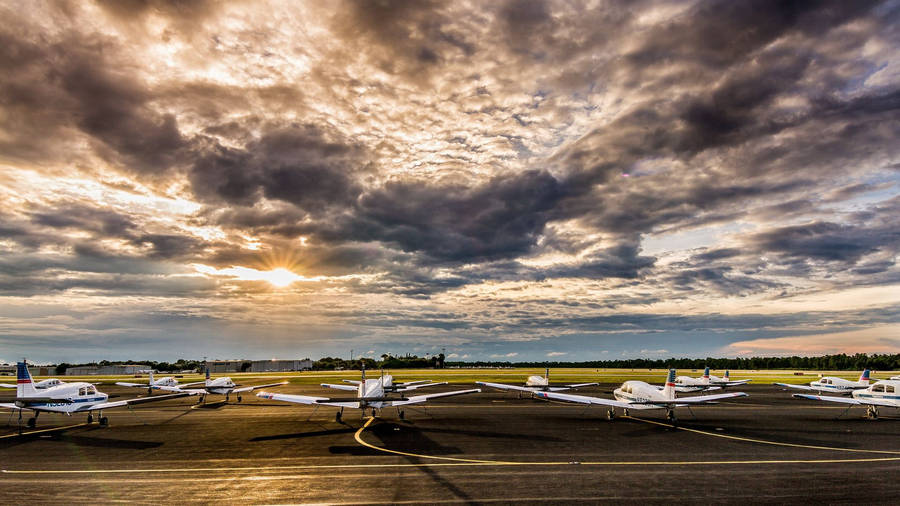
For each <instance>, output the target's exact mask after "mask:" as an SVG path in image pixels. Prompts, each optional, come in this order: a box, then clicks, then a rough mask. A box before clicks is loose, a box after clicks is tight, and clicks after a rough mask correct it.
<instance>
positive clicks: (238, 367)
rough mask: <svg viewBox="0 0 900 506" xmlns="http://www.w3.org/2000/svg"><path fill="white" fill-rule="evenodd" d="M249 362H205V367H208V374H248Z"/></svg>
mask: <svg viewBox="0 0 900 506" xmlns="http://www.w3.org/2000/svg"><path fill="white" fill-rule="evenodd" d="M250 364H251V361H250V360H207V361H206V367H209V372H210V374H219V373H226V372H249V371H250Z"/></svg>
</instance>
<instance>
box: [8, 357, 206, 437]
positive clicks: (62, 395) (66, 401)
mask: <svg viewBox="0 0 900 506" xmlns="http://www.w3.org/2000/svg"><path fill="white" fill-rule="evenodd" d="M189 395H197V394H196V393H192V392H179V393H176V394H172V395H157V396H154V397H139V398H136V399H127V400H123V401H114V402H109V396H108V395H107V394H105V393H103V392H98V391H97V389H96V388H95V387H94V385H92V384H90V383H85V382H81V381H78V382H72V383H64V382H61V384H59V385H56V386H50V387H46V388H43V389H40V390H39V389H37V388H35V385H34V381H33V380H32V378H31V372H29V371H28V364H27V363H26V361H24V360H23V361H22V362H18V363H17V364H16V398H15V399H14V402H0V408H7V409H12V410H18V411H19V426H20V427H21V422H22V411H24V410H26V409H27V410H30V411H33V412H34V416H33V417H31V418H29V419H28V423H27V425H28V427H34V426H35V425H37V418H38V415H40V414H41V413H42V412H44V411H47V412H55V413H65V414H67V415H69V416H72V414H74V413H87V423H93V422H94V412H95V411H96V412H97V415H98V416H99V422H100V425H101V426H103V427H105V426H107V425H109V420H108V419H107V418H106V417H105V416H103V410H104V409H111V408H118V407H122V406H132V405H135V404H142V403H145V402H156V401H164V400H168V399H177V398H179V397H187V396H189Z"/></svg>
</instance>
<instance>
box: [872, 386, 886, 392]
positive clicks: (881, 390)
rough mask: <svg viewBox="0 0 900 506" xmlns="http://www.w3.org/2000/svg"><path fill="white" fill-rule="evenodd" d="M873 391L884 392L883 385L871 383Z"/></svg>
mask: <svg viewBox="0 0 900 506" xmlns="http://www.w3.org/2000/svg"><path fill="white" fill-rule="evenodd" d="M872 391H873V392H884V385H872Z"/></svg>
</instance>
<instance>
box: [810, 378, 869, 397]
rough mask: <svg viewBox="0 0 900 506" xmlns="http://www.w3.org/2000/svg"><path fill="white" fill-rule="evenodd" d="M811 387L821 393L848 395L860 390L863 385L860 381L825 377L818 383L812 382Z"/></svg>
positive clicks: (817, 381)
mask: <svg viewBox="0 0 900 506" xmlns="http://www.w3.org/2000/svg"><path fill="white" fill-rule="evenodd" d="M809 386H811V387H812V388H815V389H816V390H819V391H821V392H838V393H846V392H851V391H854V390H859V389H860V388H861V387H862V386H863V385H861V384H860V383H859V382H858V381H850V380H845V379H844V378H835V377H832V376H825V377H824V378H819V379H818V380H816V381H811V382H810V383H809Z"/></svg>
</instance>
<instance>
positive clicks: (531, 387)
mask: <svg viewBox="0 0 900 506" xmlns="http://www.w3.org/2000/svg"><path fill="white" fill-rule="evenodd" d="M475 384H476V385H480V386H484V387H491V388H496V389H498V390H516V391H518V392H528V393H534V392H537V391H546V392H561V391H563V390H571V389H573V388H579V387H588V386H593V385H599V383H576V384H572V385H563V386H556V387H554V386H550V368H549V367H548V368H547V369H546V370H545V371H544V375H543V376H539V375H537V374H535V375H534V376H529V377H528V379H527V380H525V386H518V385H507V384H506V383H489V382H487V381H476V382H475Z"/></svg>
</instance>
